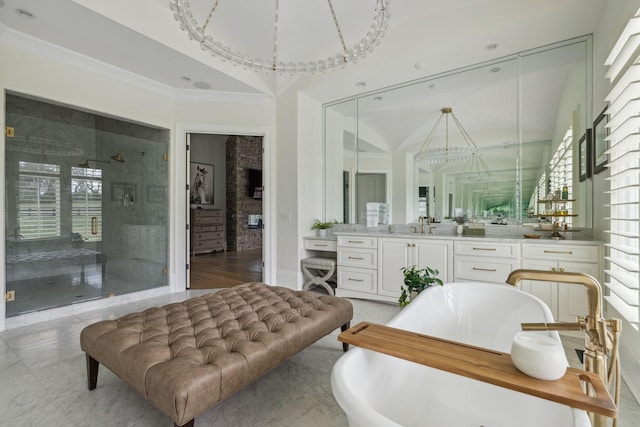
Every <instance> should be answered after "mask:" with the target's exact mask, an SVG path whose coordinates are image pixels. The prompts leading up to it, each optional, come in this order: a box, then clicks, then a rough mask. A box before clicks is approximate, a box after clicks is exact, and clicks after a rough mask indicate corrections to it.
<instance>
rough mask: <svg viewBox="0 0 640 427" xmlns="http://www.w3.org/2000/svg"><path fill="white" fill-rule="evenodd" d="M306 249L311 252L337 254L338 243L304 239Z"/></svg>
mask: <svg viewBox="0 0 640 427" xmlns="http://www.w3.org/2000/svg"><path fill="white" fill-rule="evenodd" d="M304 248H305V249H307V250H309V251H327V252H335V251H336V250H337V242H336V241H335V240H322V239H304Z"/></svg>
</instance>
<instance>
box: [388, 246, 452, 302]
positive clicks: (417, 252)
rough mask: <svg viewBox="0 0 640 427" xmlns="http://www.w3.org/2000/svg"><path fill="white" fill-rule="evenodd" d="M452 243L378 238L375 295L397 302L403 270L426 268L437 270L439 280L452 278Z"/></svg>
mask: <svg viewBox="0 0 640 427" xmlns="http://www.w3.org/2000/svg"><path fill="white" fill-rule="evenodd" d="M452 243H453V242H452V241H451V240H437V239H429V238H427V239H420V238H416V239H410V238H395V237H393V238H392V237H381V238H378V294H379V295H383V296H388V297H392V298H393V299H394V300H395V301H397V299H398V297H399V296H400V293H401V292H402V289H401V287H400V286H401V285H402V282H403V274H402V268H403V267H411V266H412V265H415V266H417V267H418V268H425V267H429V268H432V269H435V270H438V273H439V274H438V276H437V277H438V279H440V280H442V282H443V283H447V282H449V281H450V280H451V278H452V274H451V271H452V256H451V254H452V253H453V252H452V249H453V244H452Z"/></svg>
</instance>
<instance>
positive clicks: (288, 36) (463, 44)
mask: <svg viewBox="0 0 640 427" xmlns="http://www.w3.org/2000/svg"><path fill="white" fill-rule="evenodd" d="M214 1H215V0H190V3H191V4H192V7H193V9H194V10H208V9H209V8H210V7H211V6H212V5H213V3H214ZM332 1H333V4H334V7H335V9H336V12H337V14H338V18H339V20H340V23H341V25H342V29H343V31H344V33H345V37H346V38H347V40H346V41H347V44H349V45H350V44H353V42H354V41H353V40H350V38H351V37H352V36H353V35H354V34H355V33H362V34H364V33H365V32H366V30H367V29H368V28H367V27H366V26H368V25H369V21H368V16H370V15H371V13H372V12H371V9H372V8H373V7H374V6H375V0H332ZM272 3H274V0H269V1H268V0H220V5H219V10H218V12H217V13H219V15H216V17H217V18H218V20H219V22H215V23H216V27H215V28H216V31H221V33H220V34H221V36H220V37H221V38H224V41H225V44H228V45H232V46H238V47H242V48H243V49H247V50H252V52H251V53H252V54H253V55H255V56H262V57H267V58H268V57H269V56H270V55H271V54H272V45H271V43H270V41H271V40H272V38H273V36H272V34H271V33H269V32H268V30H270V29H272V28H273V17H272V14H271V13H269V12H268V10H267V9H265V8H266V7H267V6H268V5H270V4H272ZM606 4H607V0H536V1H531V0H455V1H445V0H390V1H389V9H390V11H391V19H390V25H389V28H388V30H387V34H386V36H385V38H384V39H383V40H382V43H381V44H380V46H379V47H377V48H376V50H375V51H374V52H373V53H371V54H369V56H367V58H365V59H364V60H361V61H359V62H358V63H356V64H350V65H348V66H347V67H346V68H344V69H342V70H338V71H332V72H327V73H324V74H318V75H312V76H289V75H277V74H275V73H270V74H262V73H257V72H254V71H250V70H244V69H242V68H240V67H236V66H233V65H231V64H229V63H225V62H222V61H220V60H219V59H217V58H213V57H211V55H209V54H208V53H206V52H204V51H202V50H201V49H200V47H199V46H198V43H196V42H193V41H191V40H189V39H188V36H187V34H186V33H185V32H183V31H181V30H180V28H179V26H178V24H177V22H176V21H175V20H174V18H173V14H172V12H171V10H170V9H169V0H0V42H6V43H14V44H17V45H19V46H20V47H22V48H33V46H36V45H37V46H38V47H37V48H34V49H39V50H40V52H42V51H43V50H44V51H47V54H49V55H60V54H61V53H65V52H66V53H76V54H80V55H81V56H84V57H88V58H91V59H93V60H97V61H99V63H100V64H103V65H104V67H102V68H104V72H111V71H118V72H119V74H118V75H122V73H123V71H124V73H129V74H130V75H132V76H135V77H136V78H137V79H138V81H145V82H147V83H149V84H150V85H151V86H153V87H156V88H161V90H164V91H168V92H172V93H174V94H176V95H178V96H179V95H181V94H192V93H194V94H201V95H203V96H206V95H207V94H214V95H215V94H220V93H221V92H224V93H231V94H238V95H240V94H246V95H250V96H254V97H256V96H257V97H263V96H267V97H275V96H278V95H280V94H282V93H283V92H284V91H286V90H287V89H288V88H289V87H291V86H292V85H295V88H296V90H300V91H302V92H304V93H305V94H307V95H308V96H310V97H311V98H313V99H316V100H318V101H319V102H322V103H325V102H330V101H334V100H339V99H343V98H345V97H348V96H353V95H356V94H363V95H366V94H368V93H372V92H374V91H377V90H378V89H380V88H384V87H387V86H391V85H398V84H401V83H402V82H407V81H414V80H416V79H421V78H424V77H426V76H434V75H437V74H439V73H443V72H446V71H448V70H455V69H459V68H461V67H466V66H469V65H471V64H480V63H484V62H487V61H493V60H496V59H497V58H502V57H506V56H508V55H512V54H515V53H517V52H522V51H525V50H529V49H533V48H537V47H540V46H545V45H548V44H551V43H555V42H557V41H560V40H567V39H570V38H574V37H579V36H582V35H585V34H590V33H593V32H594V31H595V29H596V26H597V23H598V19H599V17H600V16H601V14H602V11H603V8H604V7H605V5H606ZM280 8H281V11H280V17H279V28H280V30H279V41H278V52H279V57H280V58H281V59H283V60H285V61H288V60H289V58H298V57H299V56H304V58H303V59H309V58H320V57H326V56H329V55H333V54H335V53H337V51H338V50H339V46H336V36H335V30H334V28H332V24H331V22H330V21H328V18H329V12H328V10H327V5H326V0H295V1H293V0H280ZM17 9H25V10H27V11H29V12H31V13H32V14H33V15H34V18H33V19H25V18H24V17H22V16H20V14H18V13H16V10H17ZM254 12H257V15H256V14H255V13H254ZM223 13H224V14H223ZM234 13H236V17H234V15H233V14H234ZM238 13H240V14H242V16H241V18H238V17H237V14H238ZM293 18H295V19H293ZM365 18H366V19H365ZM200 19H201V18H200ZM212 22H213V21H212ZM363 24H366V26H365V27H363V26H362V25H363ZM356 27H357V28H356ZM34 39H39V40H43V41H45V43H44V44H43V43H38V42H36V41H34ZM25 40H27V42H25ZM28 41H32V42H33V43H30V42H28ZM490 44H496V45H497V48H496V49H494V50H487V49H486V46H488V45H490ZM43 45H44V46H45V48H44V49H43V47H42V46H43ZM51 45H55V46H51ZM46 46H50V47H51V49H48V48H46ZM262 50H264V51H266V52H264V53H261V51H262ZM51 52H54V53H51ZM94 68H95V67H94ZM506 72H509V70H508V69H505V70H503V72H502V73H506ZM502 75H504V74H502ZM539 77H540V78H542V79H544V78H545V76H543V75H540V76H539ZM483 78H484V79H487V78H490V77H489V76H488V75H485V76H484V77H483ZM549 81H550V80H549V79H547V80H546V81H544V80H541V81H539V82H538V83H537V84H535V85H534V86H533V87H534V89H533V90H534V91H535V92H536V94H537V95H538V96H539V97H540V98H541V99H545V100H546V101H547V102H548V100H549V98H551V97H557V96H558V94H559V90H558V84H560V82H558V83H557V84H546V83H548V82H549ZM483 84H484V82H483V81H482V80H481V79H479V80H478V82H477V85H476V88H475V89H474V92H473V94H471V95H470V90H469V88H468V87H465V88H464V90H460V89H461V87H456V85H455V84H453V85H452V86H451V87H450V89H447V88H446V87H444V85H443V86H439V87H438V92H437V94H435V93H433V94H431V96H430V97H429V98H428V102H427V103H425V101H424V99H422V100H421V101H417V100H416V101H415V102H413V101H410V98H411V89H408V91H407V92H405V93H403V94H402V99H401V101H402V103H401V104H398V102H397V101H396V102H394V100H393V99H392V98H391V97H389V98H387V99H385V100H384V101H383V102H380V103H378V104H376V103H375V102H376V101H373V102H374V103H373V104H371V105H370V115H369V117H367V118H363V123H364V124H366V125H367V126H369V127H370V129H371V131H372V133H373V134H376V135H378V136H379V140H380V141H383V142H384V144H383V146H379V147H378V148H379V149H382V150H383V151H390V152H395V151H397V150H400V149H403V150H412V149H413V150H415V149H416V148H415V147H419V146H420V144H421V142H422V141H423V140H424V137H425V135H426V134H427V132H428V131H429V129H430V128H431V127H432V126H433V122H434V121H435V119H436V118H437V115H438V114H439V109H440V108H441V107H445V106H451V107H453V108H454V111H455V112H456V113H457V114H458V116H459V117H460V120H461V122H462V123H463V125H464V127H465V129H466V130H467V131H468V132H469V133H470V134H471V135H473V136H474V138H477V139H479V140H482V139H483V136H484V135H487V136H490V138H487V140H488V141H490V143H491V144H492V145H496V142H498V143H506V142H511V141H513V135H498V131H497V129H500V127H501V126H502V127H504V126H503V123H501V121H504V117H505V116H507V115H509V114H512V113H513V111H509V108H510V106H511V105H512V103H511V100H509V101H506V102H504V100H503V99H501V98H500V97H501V96H502V95H496V93H499V91H498V92H494V93H492V94H491V95H490V96H491V101H492V103H493V104H494V105H495V106H494V107H492V108H493V110H491V112H489V111H490V109H489V108H486V107H487V105H486V103H487V99H488V98H487V97H486V96H487V95H486V94H485V97H484V98H483V97H482V96H480V95H481V94H482V93H481V92H482V89H481V87H482V85H483ZM496 87H497V86H496ZM504 96H507V97H508V96H512V94H507V91H504ZM372 98H373V96H371V97H370V98H369V99H367V101H369V102H371V99H372ZM471 98H473V99H471ZM463 100H464V101H465V103H464V104H463V102H462V101H463ZM469 101H472V102H469ZM483 102H484V103H485V104H484V105H483ZM457 104H460V105H457ZM462 105H465V106H462ZM500 106H502V109H500ZM483 107H484V108H483ZM390 111H393V112H394V114H395V115H393V116H392V115H391V114H390ZM545 114H546V116H545ZM554 117H555V112H553V111H549V110H546V111H545V110H544V109H539V112H537V113H535V114H527V115H526V116H525V117H523V124H524V125H525V126H526V128H527V130H528V131H530V133H528V134H526V135H525V138H524V140H525V141H535V140H548V139H550V132H551V131H552V129H553V123H552V122H553V120H554ZM369 142H372V143H375V141H369ZM476 142H478V141H476ZM478 145H482V143H479V144H478Z"/></svg>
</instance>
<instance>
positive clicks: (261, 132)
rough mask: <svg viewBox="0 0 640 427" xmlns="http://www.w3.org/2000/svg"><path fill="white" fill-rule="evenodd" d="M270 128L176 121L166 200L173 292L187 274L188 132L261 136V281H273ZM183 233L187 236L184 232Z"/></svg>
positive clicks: (182, 286)
mask: <svg viewBox="0 0 640 427" xmlns="http://www.w3.org/2000/svg"><path fill="white" fill-rule="evenodd" d="M271 133H272V132H271V129H270V128H268V127H257V126H243V125H224V124H211V123H209V124H207V123H176V129H175V138H174V141H175V144H174V146H173V147H172V161H171V165H170V176H171V177H172V179H171V188H170V190H171V191H170V195H169V201H170V206H171V208H170V209H171V211H170V215H169V216H170V220H169V222H170V230H171V236H172V239H171V240H172V243H171V245H170V248H171V250H170V253H169V257H170V260H171V261H170V264H171V267H172V268H170V274H169V279H170V281H169V283H170V286H171V290H172V292H180V291H184V290H186V289H187V284H188V283H189V274H188V271H187V264H189V247H188V246H187V243H188V239H189V233H188V232H187V230H186V224H188V223H189V218H188V211H189V206H190V200H189V192H188V190H187V175H188V173H187V171H188V167H189V156H188V155H187V150H186V149H185V148H186V144H187V134H219V135H239V136H261V137H262V148H263V156H262V185H263V187H264V190H263V193H262V216H263V221H262V223H263V227H264V228H263V237H264V240H263V245H262V261H263V269H262V280H263V282H265V283H273V276H272V275H273V272H274V271H275V268H274V266H275V265H276V255H275V254H276V250H275V239H273V236H275V224H274V222H273V221H272V220H273V218H275V214H274V212H273V209H274V203H273V200H275V191H274V188H273V185H272V181H273V176H272V171H275V165H274V164H273V162H274V161H275V159H274V156H272V144H271ZM185 234H186V235H185Z"/></svg>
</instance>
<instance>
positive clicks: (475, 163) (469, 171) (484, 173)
mask: <svg viewBox="0 0 640 427" xmlns="http://www.w3.org/2000/svg"><path fill="white" fill-rule="evenodd" d="M493 179H494V177H493V174H492V173H491V171H490V170H489V168H487V165H486V164H485V163H484V161H483V160H482V157H480V156H472V158H471V159H469V160H467V163H465V165H464V167H463V168H462V170H461V171H460V173H459V174H458V175H457V176H456V179H455V182H457V183H464V184H478V183H486V182H490V181H493Z"/></svg>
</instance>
